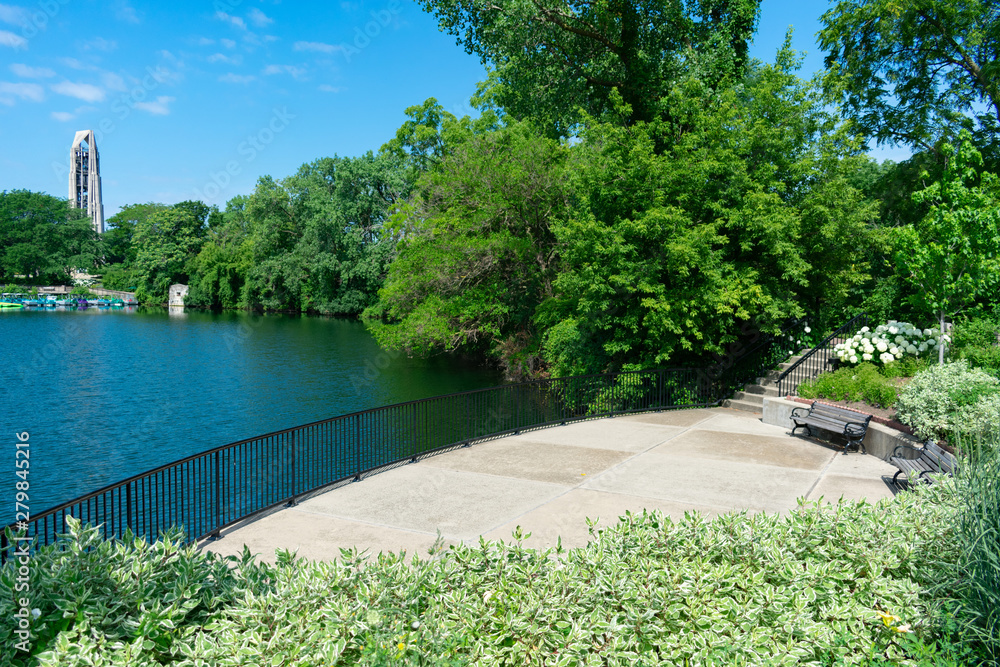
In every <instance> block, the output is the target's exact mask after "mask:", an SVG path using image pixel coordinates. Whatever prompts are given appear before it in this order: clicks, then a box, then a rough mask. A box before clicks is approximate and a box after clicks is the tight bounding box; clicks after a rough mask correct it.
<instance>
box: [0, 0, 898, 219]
mask: <svg viewBox="0 0 1000 667" xmlns="http://www.w3.org/2000/svg"><path fill="white" fill-rule="evenodd" d="M826 6H827V5H826V3H825V2H814V1H809V0H806V1H802V0H800V1H798V2H795V1H791V0H763V4H762V17H761V23H760V30H759V32H758V34H757V37H756V39H755V42H754V45H753V55H754V56H755V57H758V58H761V59H763V60H768V61H770V60H773V57H774V53H775V51H776V50H777V48H778V47H779V46H780V44H781V42H782V40H783V38H784V34H785V31H786V30H787V28H788V26H789V25H792V26H794V29H795V37H794V46H795V48H797V49H799V50H802V51H806V52H808V53H807V57H806V60H805V63H804V66H803V71H802V76H804V77H808V76H810V75H811V73H812V72H814V71H816V70H819V69H821V68H822V64H823V63H822V59H823V58H822V54H821V53H820V51H819V49H818V47H817V46H816V44H815V33H816V31H817V30H818V29H819V21H818V19H819V16H820V15H821V14H822V13H823V11H824V10H825V9H826ZM484 78H485V71H484V69H483V67H482V66H481V65H480V63H479V61H478V59H477V58H476V57H474V56H470V55H468V54H467V53H465V51H464V50H463V49H462V48H461V47H460V46H458V45H456V44H455V39H454V38H453V37H451V36H449V35H445V34H443V33H441V32H439V31H438V29H437V23H436V21H435V20H434V17H433V16H431V15H430V14H427V13H425V12H423V11H422V10H421V9H420V6H419V5H418V4H417V3H415V2H413V1H412V0H371V1H369V0H346V1H339V0H337V1H334V2H324V3H317V2H294V3H293V2H287V1H286V2H284V3H282V2H281V1H280V0H264V1H261V0H200V1H197V2H194V1H189V0H175V1H173V2H170V3H143V2H139V1H138V0H18V2H17V4H0V146H2V147H3V148H2V149H0V190H12V189H18V188H26V189H29V190H35V191H42V192H48V193H49V194H53V195H56V196H60V197H65V196H66V194H67V178H68V167H67V165H68V159H69V147H70V144H71V143H72V140H73V135H74V134H75V132H76V131H77V130H82V129H93V130H94V131H95V133H96V137H97V144H98V149H99V150H100V155H101V173H102V177H103V194H104V204H105V212H106V215H107V216H111V215H113V214H114V213H115V212H117V210H118V209H119V208H120V207H121V206H123V205H125V204H130V203H140V202H147V201H157V202H163V203H168V204H171V203H175V202H178V201H183V200H185V199H201V200H203V201H206V202H207V203H210V204H217V205H218V206H219V207H220V208H224V206H225V202H226V201H227V200H228V199H230V198H231V197H233V196H234V195H237V194H247V193H249V192H251V191H252V190H253V187H254V184H255V183H256V181H257V179H258V178H259V177H260V176H263V175H268V174H270V175H272V176H274V177H276V178H281V177H284V176H288V175H290V174H292V173H294V172H295V171H296V170H297V169H298V168H299V166H300V165H301V164H303V163H305V162H310V161H312V160H314V159H317V158H320V157H325V156H330V155H333V154H338V155H348V156H353V155H359V154H361V153H364V152H365V151H368V150H373V151H374V150H378V148H379V146H381V145H382V144H383V143H384V142H385V141H387V140H388V139H390V138H392V136H393V135H394V134H395V131H396V129H397V128H398V127H399V126H400V125H401V124H402V122H403V121H404V120H405V115H404V109H406V107H408V106H411V105H415V104H419V103H421V102H423V101H424V100H425V99H426V98H428V97H436V98H437V99H438V101H439V102H440V103H441V104H442V105H443V106H444V107H445V108H446V109H448V110H449V111H451V112H452V113H454V114H456V115H459V116H460V115H463V114H466V113H472V109H471V108H470V107H469V105H468V99H469V97H470V96H471V95H472V93H473V92H474V91H475V84H476V82H478V81H481V80H482V79H484ZM873 155H875V156H876V157H878V158H879V159H883V158H886V157H889V158H893V159H897V160H899V159H903V158H905V157H906V156H907V155H908V152H907V151H901V150H879V151H876V152H874V153H873Z"/></svg>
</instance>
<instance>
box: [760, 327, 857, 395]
mask: <svg viewBox="0 0 1000 667" xmlns="http://www.w3.org/2000/svg"><path fill="white" fill-rule="evenodd" d="M866 326H869V317H868V313H861V314H859V315H855V316H854V317H852V318H851V319H850V320H848V321H847V322H846V323H845V324H843V325H842V326H840V328H838V329H837V330H835V331H834V332H833V333H831V334H830V335H828V336H827V337H826V338H824V339H823V340H822V342H820V344H819V345H817V346H816V347H814V348H813V349H811V350H809V352H807V353H806V354H804V355H802V358H801V359H799V360H798V361H796V362H795V363H794V364H792V365H791V366H790V367H789V368H787V369H786V370H785V371H783V372H782V373H781V375H779V376H778V380H777V384H778V395H779V396H789V395H792V394H794V393H795V392H796V391H797V390H798V388H799V385H800V384H802V383H803V382H805V381H807V380H812V379H813V378H815V377H816V376H817V375H819V374H820V373H823V372H826V371H829V370H831V369H832V367H833V360H834V358H835V355H834V354H833V348H834V347H835V346H836V345H837V343H839V342H842V341H843V340H846V338H848V337H850V336H853V335H854V334H855V333H856V332H857V330H858V329H860V328H862V327H866Z"/></svg>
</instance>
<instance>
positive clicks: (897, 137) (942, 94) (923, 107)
mask: <svg viewBox="0 0 1000 667" xmlns="http://www.w3.org/2000/svg"><path fill="white" fill-rule="evenodd" d="M821 20H822V22H823V26H824V27H823V29H822V30H820V32H819V42H820V46H821V47H822V48H823V49H825V50H826V51H828V52H829V55H827V57H826V64H827V67H828V68H830V71H829V74H828V76H827V78H826V89H827V91H828V92H829V93H830V94H831V95H832V96H833V97H835V98H837V99H839V100H841V101H842V102H843V104H844V113H845V114H847V115H848V116H849V117H850V118H852V119H853V120H854V121H855V123H857V126H858V129H859V130H860V131H861V132H862V133H863V134H865V135H866V136H869V137H874V138H875V139H876V140H877V141H878V142H879V143H893V144H902V145H906V146H911V147H914V148H916V149H921V150H938V149H937V148H935V146H936V144H937V143H938V139H939V138H940V137H942V136H951V137H954V136H956V135H957V133H958V130H959V129H961V128H965V129H969V130H973V131H974V133H975V136H976V144H977V145H978V146H980V147H989V146H990V145H991V144H993V143H995V142H996V140H997V138H998V136H1000V5H998V4H997V3H996V2H995V0H840V2H838V3H837V4H836V6H835V7H833V8H832V9H830V10H829V11H827V12H826V13H825V14H824V15H823V17H822V19H821Z"/></svg>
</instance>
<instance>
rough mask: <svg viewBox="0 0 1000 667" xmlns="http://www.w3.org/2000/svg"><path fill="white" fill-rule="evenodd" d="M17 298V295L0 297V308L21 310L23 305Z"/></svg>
mask: <svg viewBox="0 0 1000 667" xmlns="http://www.w3.org/2000/svg"><path fill="white" fill-rule="evenodd" d="M19 296H20V295H19V294H2V295H0V308H23V307H24V304H22V303H21V299H19V298H18V297H19Z"/></svg>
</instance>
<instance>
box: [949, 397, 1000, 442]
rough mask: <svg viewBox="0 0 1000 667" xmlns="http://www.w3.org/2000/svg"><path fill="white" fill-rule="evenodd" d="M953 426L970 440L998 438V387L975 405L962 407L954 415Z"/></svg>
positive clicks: (999, 420) (999, 427)
mask: <svg viewBox="0 0 1000 667" xmlns="http://www.w3.org/2000/svg"><path fill="white" fill-rule="evenodd" d="M955 426H956V429H957V430H960V431H961V432H962V433H963V434H965V435H966V436H968V437H970V438H975V437H985V438H993V439H996V438H997V437H1000V386H998V387H997V388H996V392H994V393H992V394H986V395H983V396H981V397H980V398H979V399H978V400H977V401H976V402H975V403H973V404H971V405H966V406H962V407H960V408H959V409H958V411H957V412H956V413H955Z"/></svg>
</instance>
